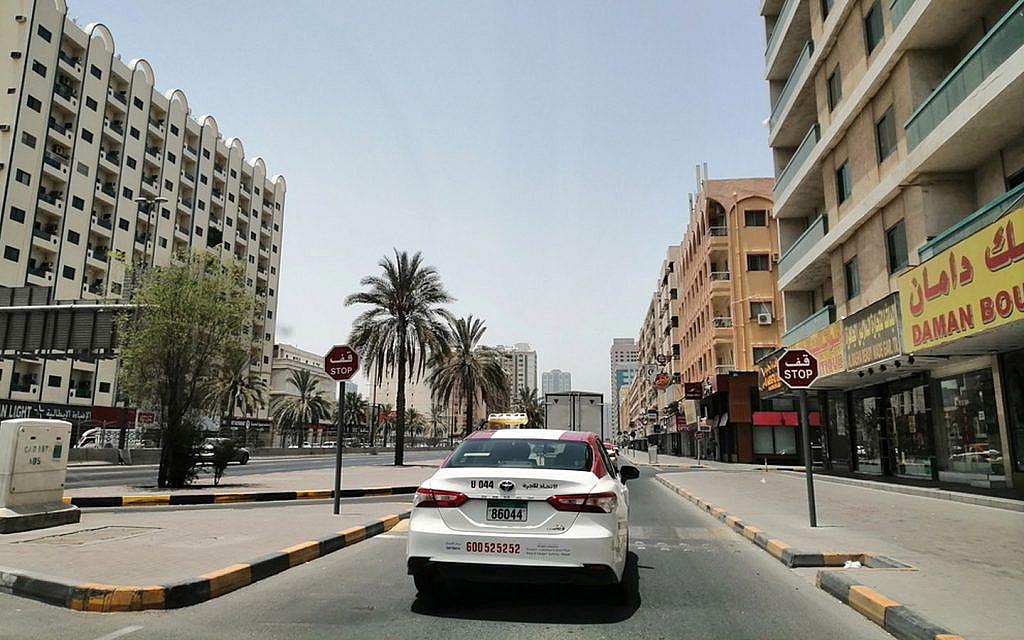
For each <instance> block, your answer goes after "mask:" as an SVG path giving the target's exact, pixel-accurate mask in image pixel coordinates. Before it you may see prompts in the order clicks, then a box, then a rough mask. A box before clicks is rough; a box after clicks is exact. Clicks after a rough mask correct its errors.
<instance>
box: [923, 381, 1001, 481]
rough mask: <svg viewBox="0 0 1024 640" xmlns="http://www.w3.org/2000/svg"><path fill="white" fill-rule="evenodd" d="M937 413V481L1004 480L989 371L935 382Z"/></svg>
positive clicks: (993, 389) (994, 399) (993, 394)
mask: <svg viewBox="0 0 1024 640" xmlns="http://www.w3.org/2000/svg"><path fill="white" fill-rule="evenodd" d="M935 393H936V396H935V397H936V400H937V405H938V407H939V409H940V411H941V414H940V416H939V418H940V420H941V424H940V425H939V429H938V433H939V441H938V442H937V443H936V450H937V453H938V460H937V465H938V468H939V480H947V481H950V482H971V481H972V480H989V481H991V480H1005V477H1004V475H1003V474H1004V471H1003V446H1002V440H1001V438H1000V437H999V423H998V420H997V417H996V397H995V387H994V385H993V382H992V371H991V370H990V369H982V370H980V371H973V372H971V373H966V374H963V375H959V376H953V377H951V378H943V379H941V380H936V381H935Z"/></svg>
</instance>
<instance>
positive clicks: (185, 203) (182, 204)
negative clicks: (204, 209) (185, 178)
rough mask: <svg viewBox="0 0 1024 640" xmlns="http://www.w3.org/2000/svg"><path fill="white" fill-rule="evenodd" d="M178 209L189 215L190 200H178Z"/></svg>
mask: <svg viewBox="0 0 1024 640" xmlns="http://www.w3.org/2000/svg"><path fill="white" fill-rule="evenodd" d="M178 208H179V209H181V210H182V211H184V212H186V213H191V212H192V200H191V199H190V198H183V197H182V198H178Z"/></svg>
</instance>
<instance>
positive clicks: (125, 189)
mask: <svg viewBox="0 0 1024 640" xmlns="http://www.w3.org/2000/svg"><path fill="white" fill-rule="evenodd" d="M121 195H123V196H124V197H126V198H128V199H129V200H131V199H132V198H134V197H135V192H134V191H132V190H131V189H129V188H128V187H123V188H122V189H121Z"/></svg>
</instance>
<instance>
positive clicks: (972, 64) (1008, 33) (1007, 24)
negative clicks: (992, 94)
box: [903, 0, 1024, 150]
mask: <svg viewBox="0 0 1024 640" xmlns="http://www.w3.org/2000/svg"><path fill="white" fill-rule="evenodd" d="M1022 46H1024V0H1019V1H1018V2H1017V3H1016V4H1014V5H1013V8H1012V9H1010V10H1009V11H1008V12H1007V13H1006V15H1004V16H1003V17H1002V18H1001V19H1000V20H999V22H997V23H996V25H995V26H994V27H993V28H992V30H991V31H989V32H988V33H987V34H985V37H984V38H982V39H981V41H979V42H978V44H976V45H975V46H974V48H973V49H971V51H970V52H969V53H968V54H967V55H966V56H964V58H963V60H961V61H960V64H958V65H957V66H956V68H954V69H953V71H951V72H950V74H949V75H948V76H946V79H945V80H943V81H942V83H941V84H939V86H938V87H936V88H935V90H934V91H932V93H931V95H929V96H928V97H927V98H925V101H924V102H922V103H921V105H920V106H919V107H918V108H917V109H916V110H914V113H913V114H912V115H911V116H910V118H908V119H907V122H906V124H904V125H903V126H904V128H905V129H906V131H907V148H908V149H911V150H913V149H914V148H915V147H917V145H918V144H920V143H921V141H922V140H924V139H925V138H926V137H927V136H928V134H930V133H931V132H932V131H934V130H935V128H936V127H938V126H939V125H940V124H941V123H942V121H943V120H945V119H946V117H947V116H949V114H950V113H952V112H953V110H954V109H956V108H957V107H958V106H960V104H961V103H963V101H964V100H965V99H966V98H967V96H969V95H970V94H971V93H973V92H974V90H975V89H977V88H978V87H980V86H981V84H982V83H983V82H984V81H985V79H987V78H988V77H989V76H990V75H992V72H993V71H995V70H996V68H998V67H999V66H1000V65H1002V64H1003V63H1004V62H1006V61H1007V60H1008V59H1009V58H1010V56H1012V55H1013V54H1014V53H1015V52H1016V51H1017V50H1018V49H1020V48H1021V47H1022Z"/></svg>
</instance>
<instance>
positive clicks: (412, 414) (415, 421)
mask: <svg viewBox="0 0 1024 640" xmlns="http://www.w3.org/2000/svg"><path fill="white" fill-rule="evenodd" d="M405 425H406V428H408V429H409V433H410V434H412V435H413V436H418V435H421V434H422V433H423V429H424V428H425V427H426V426H427V419H426V417H424V415H423V414H422V413H420V412H419V411H417V410H416V409H414V408H409V409H406V410H405ZM414 439H415V438H414Z"/></svg>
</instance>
